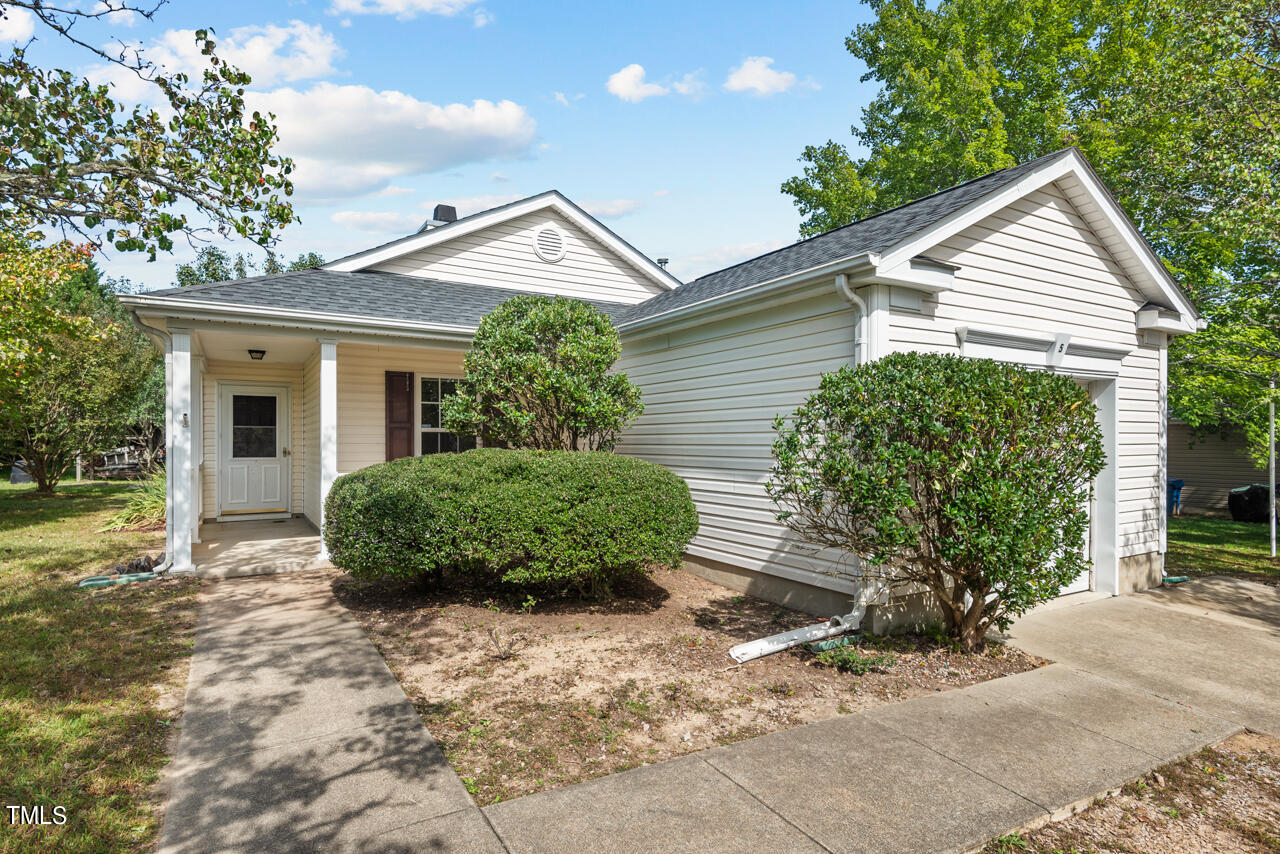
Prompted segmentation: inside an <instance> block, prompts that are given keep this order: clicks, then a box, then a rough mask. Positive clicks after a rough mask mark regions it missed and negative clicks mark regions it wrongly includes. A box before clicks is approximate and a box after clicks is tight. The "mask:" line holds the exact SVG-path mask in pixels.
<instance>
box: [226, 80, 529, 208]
mask: <svg viewBox="0 0 1280 854" xmlns="http://www.w3.org/2000/svg"><path fill="white" fill-rule="evenodd" d="M246 101H247V103H248V105H249V106H250V107H251V108H253V109H257V110H260V111H263V112H266V111H270V112H272V113H275V114H276V121H277V125H278V127H279V129H280V147H279V148H280V151H281V152H282V153H284V154H287V155H289V156H290V157H293V159H294V162H295V163H296V164H297V171H296V172H295V173H294V183H295V185H296V187H297V192H298V194H299V195H300V196H302V197H305V198H307V199H308V200H312V201H315V200H322V199H339V198H351V197H353V196H360V195H366V194H368V193H372V192H376V191H379V190H381V189H383V188H384V187H386V186H388V185H389V184H390V183H391V182H392V181H393V180H394V179H396V178H400V177H404V176H407V175H420V174H423V173H427V172H435V171H439V170H442V169H449V168H452V167H456V166H460V165H462V164H464V163H478V162H482V161H485V160H489V159H492V158H495V157H518V156H520V155H523V154H525V153H526V152H527V151H528V150H529V147H530V146H531V145H532V144H533V141H534V138H535V136H536V133H537V123H536V122H535V121H534V120H533V118H531V117H530V116H529V114H528V112H526V110H525V108H524V107H522V106H520V105H519V104H516V103H514V102H512V101H499V102H497V103H494V102H493V101H485V100H477V101H474V102H473V103H472V104H470V105H467V104H446V105H444V106H439V105H437V104H432V103H430V102H428V101H419V100H418V99H417V98H415V97H413V96H412V95H407V94H405V93H403V92H397V91H394V90H385V91H382V92H377V91H374V90H373V89H370V88H369V87H367V86H338V85H335V84H332V83H318V84H316V85H315V86H313V87H311V88H310V89H308V90H306V91H298V90H295V89H291V88H284V89H277V90H275V91H273V92H266V93H254V92H251V93H249V94H248V95H247V96H246Z"/></svg>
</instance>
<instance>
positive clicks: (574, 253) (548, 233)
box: [368, 209, 660, 303]
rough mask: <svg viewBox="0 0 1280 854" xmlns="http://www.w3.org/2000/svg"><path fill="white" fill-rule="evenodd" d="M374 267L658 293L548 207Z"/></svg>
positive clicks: (598, 291) (613, 297)
mask: <svg viewBox="0 0 1280 854" xmlns="http://www.w3.org/2000/svg"><path fill="white" fill-rule="evenodd" d="M540 239H541V241H542V242H541V243H539V240H540ZM539 249H542V252H541V254H540V252H539ZM368 269H370V270H377V271H380V272H386V273H401V274H405V275H409V276H421V277H423V278H429V279H443V280H445V281H449V282H467V283H470V284H477V285H491V286H493V287H499V288H510V289H513V290H521V291H532V292H535V293H542V294H558V295H562V296H568V297H576V298H579V299H594V300H604V301H607V302H623V303H637V302H640V301H642V300H645V299H648V298H649V297H651V296H653V295H654V294H656V293H659V292H660V289H659V288H658V286H657V285H656V284H655V283H654V282H652V281H651V280H650V279H648V278H646V277H645V276H643V275H641V273H640V272H639V271H638V270H636V269H635V267H633V266H632V265H631V264H629V263H627V262H626V261H623V260H622V258H620V257H619V256H618V255H616V254H615V253H613V252H611V251H610V250H608V249H607V248H605V247H604V246H603V245H601V243H600V242H599V241H598V240H596V239H595V238H594V237H592V236H591V235H589V234H587V233H586V232H585V231H583V230H582V229H581V228H579V227H578V226H577V225H576V224H574V223H572V222H570V221H569V220H568V219H566V218H565V217H564V216H562V215H561V214H560V213H559V212H557V211H554V210H546V209H544V210H541V211H535V212H533V213H529V214H525V215H524V216H520V217H516V218H515V219H510V220H507V221H505V222H500V223H497V224H495V225H491V226H489V227H487V228H483V229H480V230H478V231H473V232H470V233H468V234H464V235H461V236H458V237H454V238H451V239H449V240H446V241H444V242H442V243H437V244H435V245H434V246H429V247H426V248H424V249H418V250H416V251H412V252H408V253H405V254H403V255H400V256H398V257H395V258H392V259H390V260H388V261H384V262H382V263H380V264H376V265H374V266H372V267H369V268H368Z"/></svg>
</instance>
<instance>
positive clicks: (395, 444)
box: [165, 322, 465, 577]
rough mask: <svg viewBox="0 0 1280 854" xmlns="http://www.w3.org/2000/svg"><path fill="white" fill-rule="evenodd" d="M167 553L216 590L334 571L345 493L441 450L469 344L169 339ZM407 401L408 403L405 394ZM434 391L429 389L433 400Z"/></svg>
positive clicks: (216, 334)
mask: <svg viewBox="0 0 1280 854" xmlns="http://www.w3.org/2000/svg"><path fill="white" fill-rule="evenodd" d="M165 338H166V340H165V343H166V354H165V355H166V358H165V361H166V368H167V369H168V377H167V380H168V394H167V404H168V413H167V416H168V417H167V420H168V425H167V433H168V460H167V469H168V473H169V496H168V510H169V513H168V519H169V524H168V530H167V532H166V539H167V540H168V542H167V544H166V545H167V549H166V551H167V552H168V554H169V555H170V556H171V557H172V561H173V562H172V569H173V571H175V572H195V573H196V574H199V575H202V576H208V577H231V576H240V575H258V574H271V573H276V572H286V571H292V570H302V569H314V568H319V567H322V566H326V565H328V564H327V561H326V560H325V558H326V555H325V553H324V544H323V541H322V538H321V536H320V534H319V531H320V530H321V529H322V528H323V525H324V500H325V497H326V495H327V494H328V492H329V486H330V485H331V484H332V483H333V481H334V479H335V478H337V477H338V476H339V475H340V474H343V473H345V472H351V471H356V470H359V469H362V468H364V467H366V466H369V465H373V464H375V463H380V462H383V461H384V460H388V459H393V458H395V457H399V456H406V455H413V454H419V453H434V452H436V451H437V450H439V449H440V444H439V443H438V442H436V443H435V445H434V446H433V447H432V448H430V449H428V448H427V447H426V445H427V441H426V440H427V438H430V439H432V440H435V439H436V438H437V435H436V433H437V432H438V431H439V426H438V408H439V407H438V402H437V401H438V394H439V390H440V389H441V388H442V384H444V383H447V382H452V380H445V379H441V378H450V377H457V376H460V375H461V367H462V355H463V353H464V351H465V343H464V342H462V341H447V340H445V341H442V340H439V339H438V338H435V337H426V336H422V337H420V338H419V340H416V341H414V340H405V336H399V337H391V336H388V337H386V338H383V337H380V336H374V335H357V334H349V335H344V336H342V337H340V338H339V337H331V336H327V335H314V334H308V333H307V332H302V331H286V330H280V329H272V330H266V329H252V328H246V327H243V326H231V325H228V324H218V325H213V324H208V325H205V324H193V325H192V326H191V327H179V326H177V325H176V323H173V322H170V323H168V324H167V325H166V329H165ZM393 389H394V391H395V394H394V395H393V394H392V390H393ZM421 389H428V390H429V391H430V395H427V393H426V392H423V391H421Z"/></svg>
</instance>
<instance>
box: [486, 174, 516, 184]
mask: <svg viewBox="0 0 1280 854" xmlns="http://www.w3.org/2000/svg"><path fill="white" fill-rule="evenodd" d="M489 180H490V181H492V182H493V183H495V184H510V183H511V179H510V178H508V177H507V176H506V175H503V174H502V173H501V172H494V173H493V174H492V175H490V176H489Z"/></svg>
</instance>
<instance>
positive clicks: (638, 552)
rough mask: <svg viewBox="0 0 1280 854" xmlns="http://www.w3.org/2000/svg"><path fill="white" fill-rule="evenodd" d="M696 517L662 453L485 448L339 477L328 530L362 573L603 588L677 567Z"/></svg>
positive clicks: (335, 549)
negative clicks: (651, 458) (658, 459)
mask: <svg viewBox="0 0 1280 854" xmlns="http://www.w3.org/2000/svg"><path fill="white" fill-rule="evenodd" d="M697 526H698V517H697V512H696V511H695V509H694V506H693V502H692V500H691V499H690V497H689V487H688V486H687V485H686V484H685V482H684V481H683V480H681V479H680V478H679V477H677V476H676V475H674V474H672V473H671V472H669V471H667V470H666V469H664V468H663V467H661V466H658V465H655V464H653V463H649V462H645V461H643V460H637V459H633V458H630V457H622V456H617V455H615V454H611V453H604V452H587V451H529V450H507V449H500V448H480V449H477V450H473V451H468V452H466V453H462V454H442V455H434V456H429V457H417V458H407V459H401V460H396V461H394V462H389V463H382V464H379V465H375V466H370V467H369V468H366V469H362V470H361V471H358V472H354V473H352V474H348V475H343V476H342V477H339V478H338V479H337V480H336V481H335V482H334V484H333V487H332V488H331V489H330V491H329V497H328V499H327V500H326V502H325V526H324V536H325V543H326V544H327V546H328V549H329V556H330V560H331V561H332V562H333V564H334V565H335V566H337V567H339V568H341V569H344V570H346V571H348V572H350V573H351V574H352V575H354V576H357V577H363V578H399V579H423V580H426V581H431V580H433V579H434V580H445V579H452V580H455V581H461V582H462V583H470V584H478V585H489V584H498V583H501V584H507V585H514V586H518V587H523V588H529V589H534V590H541V591H545V592H550V593H557V594H559V593H576V594H579V595H585V596H590V597H602V596H606V595H608V594H609V593H610V592H611V590H612V588H613V586H614V585H615V584H617V583H618V582H621V581H625V580H627V579H634V578H637V577H640V576H643V575H644V574H645V573H647V572H648V571H649V569H650V568H651V567H652V566H654V565H655V564H667V565H670V566H676V565H678V564H679V561H680V555H681V553H682V552H683V551H684V548H685V546H686V545H687V544H688V542H689V540H690V539H691V538H692V537H693V534H694V533H695V532H696V531H697Z"/></svg>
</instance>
